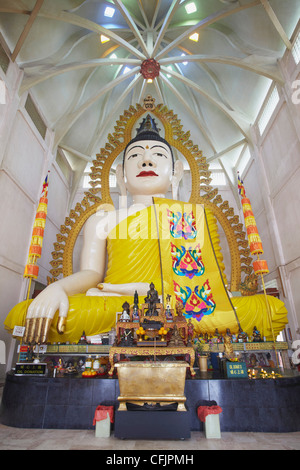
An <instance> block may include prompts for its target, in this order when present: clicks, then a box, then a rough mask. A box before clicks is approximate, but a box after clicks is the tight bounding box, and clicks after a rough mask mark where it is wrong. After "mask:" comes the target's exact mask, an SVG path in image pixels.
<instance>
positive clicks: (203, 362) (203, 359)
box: [198, 355, 207, 372]
mask: <svg viewBox="0 0 300 470" xmlns="http://www.w3.org/2000/svg"><path fill="white" fill-rule="evenodd" d="M198 359H199V369H200V372H207V356H200V355H199V356H198Z"/></svg>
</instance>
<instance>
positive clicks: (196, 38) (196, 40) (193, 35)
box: [189, 33, 199, 42]
mask: <svg viewBox="0 0 300 470" xmlns="http://www.w3.org/2000/svg"><path fill="white" fill-rule="evenodd" d="M189 39H190V40H191V41H195V42H198V39H199V34H198V33H194V34H191V36H190V37H189Z"/></svg>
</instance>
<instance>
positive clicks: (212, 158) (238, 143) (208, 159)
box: [207, 139, 247, 163]
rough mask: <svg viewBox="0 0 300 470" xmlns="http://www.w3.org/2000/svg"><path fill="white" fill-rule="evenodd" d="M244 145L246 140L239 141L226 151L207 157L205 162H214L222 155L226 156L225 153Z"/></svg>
mask: <svg viewBox="0 0 300 470" xmlns="http://www.w3.org/2000/svg"><path fill="white" fill-rule="evenodd" d="M245 144H247V140H246V139H241V140H239V141H238V142H235V143H234V144H232V145H230V147H227V148H226V149H224V150H222V151H221V152H218V153H216V154H215V155H213V156H212V157H208V158H207V161H208V163H210V162H212V161H213V160H216V159H217V158H220V157H222V156H223V155H226V153H228V152H231V150H234V149H236V148H237V147H240V146H241V145H245Z"/></svg>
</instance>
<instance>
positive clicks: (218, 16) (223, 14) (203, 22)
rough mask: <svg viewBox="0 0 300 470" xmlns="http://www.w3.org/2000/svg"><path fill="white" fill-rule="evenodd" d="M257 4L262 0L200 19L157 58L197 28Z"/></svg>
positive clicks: (202, 27)
mask: <svg viewBox="0 0 300 470" xmlns="http://www.w3.org/2000/svg"><path fill="white" fill-rule="evenodd" d="M257 5H260V0H255V1H253V2H251V3H248V4H247V5H243V6H239V7H236V8H230V9H228V8H227V9H225V10H221V11H218V12H216V13H213V14H212V15H210V16H208V17H207V18H204V19H203V20H201V21H199V22H198V23H197V24H195V25H194V26H192V27H191V28H189V29H188V30H187V31H185V32H184V33H183V34H181V35H180V36H178V37H177V38H176V39H174V41H173V42H171V44H168V46H166V47H165V48H164V49H163V50H162V51H161V52H159V53H158V54H157V56H156V60H160V59H161V58H162V57H163V56H164V55H166V54H167V53H169V52H170V51H171V50H172V49H174V47H176V46H178V44H180V43H181V42H182V41H184V40H185V39H186V38H187V37H189V36H190V35H191V34H192V33H194V32H195V31H196V30H197V31H199V30H201V29H204V28H206V27H207V26H209V25H211V24H213V23H215V22H216V21H220V20H222V19H223V18H226V17H227V16H230V15H233V14H234V13H239V12H240V11H243V10H245V9H247V8H253V7H255V6H257Z"/></svg>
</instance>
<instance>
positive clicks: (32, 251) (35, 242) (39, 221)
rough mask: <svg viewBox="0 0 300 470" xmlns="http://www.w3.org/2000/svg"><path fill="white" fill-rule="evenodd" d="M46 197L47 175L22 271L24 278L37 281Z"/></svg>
mask: <svg viewBox="0 0 300 470" xmlns="http://www.w3.org/2000/svg"><path fill="white" fill-rule="evenodd" d="M47 196H48V175H47V176H46V178H45V181H44V183H43V189H42V194H41V197H40V200H39V205H38V208H37V211H36V215H35V220H34V224H33V230H32V235H31V243H30V248H29V254H28V259H27V264H26V266H25V271H24V277H27V278H32V279H37V277H38V274H39V267H38V266H37V264H36V261H37V259H38V258H40V257H41V254H42V246H43V239H44V230H45V224H46V217H47V205H48V198H47Z"/></svg>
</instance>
